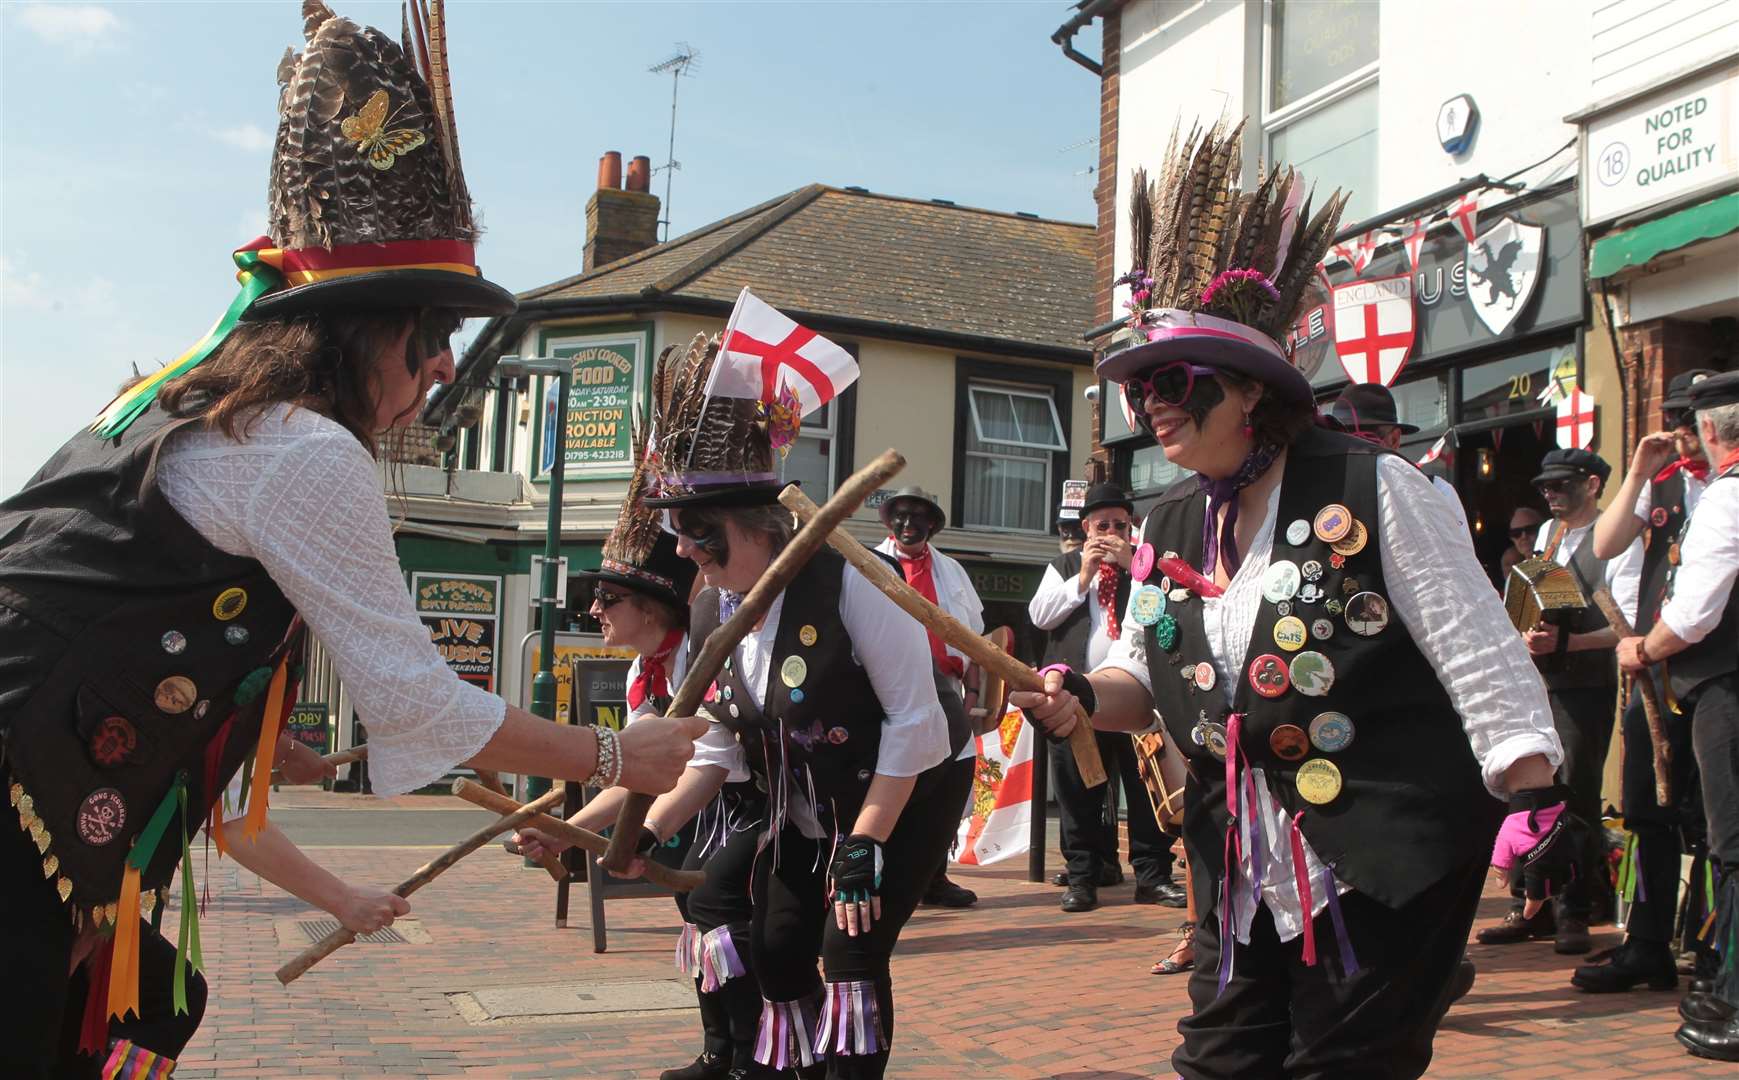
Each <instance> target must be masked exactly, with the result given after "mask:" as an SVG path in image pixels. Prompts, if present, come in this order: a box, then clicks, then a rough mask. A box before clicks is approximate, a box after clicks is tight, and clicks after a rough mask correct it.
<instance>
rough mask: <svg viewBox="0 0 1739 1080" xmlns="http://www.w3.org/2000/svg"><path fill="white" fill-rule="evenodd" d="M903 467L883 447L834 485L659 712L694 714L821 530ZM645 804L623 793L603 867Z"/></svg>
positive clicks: (634, 828) (614, 860)
mask: <svg viewBox="0 0 1739 1080" xmlns="http://www.w3.org/2000/svg"><path fill="white" fill-rule="evenodd" d="M905 467H906V459H905V458H904V457H903V456H901V454H900V452H899V451H897V450H886V451H883V452H882V455H881V456H880V457H878V458H876V459H875V460H874V461H872V462H870V463H869V464H868V465H867V466H865V467H864V468H862V469H860V470H858V471H857V472H856V473H854V474H852V476H851V478H850V479H848V480H847V481H846V482H845V483H843V484H841V485H840V486H839V490H838V491H837V492H835V493H834V496H833V498H831V499H829V500H827V505H826V506H823V507H821V508H820V509H819V510H818V511H816V513H815V519H814V520H813V521H812V522H809V523H806V524H805V525H804V526H803V528H801V529H799V530H798V531H797V535H796V536H794V537H792V538H791V542H790V543H789V544H786V545H785V550H784V551H781V552H780V553H779V555H778V557H777V558H775V559H774V560H773V563H772V565H771V566H769V567H767V571H766V573H764V574H762V575H761V580H760V581H757V582H756V583H755V587H754V588H752V589H750V590H749V594H748V595H747V596H745V597H743V601H742V603H741V604H739V605H738V607H737V611H736V614H734V615H732V616H731V617H730V618H729V619H726V620H725V622H724V623H723V625H721V626H720V627H719V628H718V629H717V630H714V631H713V632H712V633H711V634H709V635H708V636H707V639H706V644H705V645H703V646H701V650H700V653H699V654H698V655H697V656H696V657H695V658H694V663H693V664H692V665H691V666H690V667H689V669H688V674H687V675H685V676H683V680H682V686H681V687H679V688H678V689H677V691H676V696H675V697H673V698H672V699H671V702H670V708H668V709H666V710H665V711H664V715H666V716H693V715H694V711H695V710H696V709H697V708H699V707H700V702H701V698H702V696H704V695H705V694H706V690H707V687H709V686H711V685H712V684H713V680H714V679H716V678H718V675H719V671H720V669H722V668H723V667H724V665H725V658H726V657H728V656H730V655H731V653H732V652H733V651H735V649H736V647H737V643H738V642H740V641H742V640H743V638H744V637H746V636H748V633H749V631H750V630H753V629H754V628H755V624H756V623H759V622H760V621H761V617H762V616H763V615H765V614H766V613H767V609H768V608H769V607H772V606H773V601H774V599H776V598H777V597H778V595H779V594H780V593H782V592H784V591H785V586H787V585H789V584H791V579H792V578H794V577H796V576H797V571H799V570H801V569H803V567H804V565H805V564H807V563H808V562H809V559H810V557H811V556H813V555H814V554H815V553H816V552H817V551H819V550H821V545H822V544H824V543H826V542H827V534H828V533H830V532H832V531H833V528H834V527H835V526H836V525H838V524H839V523H840V522H842V521H844V520H845V519H846V518H848V517H850V516H851V515H852V513H853V512H854V511H855V510H857V508H858V507H859V506H862V505H863V501H864V500H865V499H867V498H869V497H870V496H871V495H872V494H874V493H875V491H876V489H877V488H880V487H882V486H884V485H885V484H887V482H888V481H889V480H891V479H893V478H894V477H895V476H896V475H898V473H899V471H900V470H901V469H903V468H905ZM785 490H786V491H795V490H796V488H795V487H788V488H786V489H785ZM651 808H652V796H650V795H642V794H640V793H639V792H634V791H631V792H629V793H628V800H627V801H626V802H624V803H623V804H622V812H621V814H620V815H619V816H618V817H617V818H616V828H615V830H614V831H613V832H611V834H610V847H609V850H607V851H605V852H604V858H603V860H602V861H603V864H604V869H606V870H609V871H611V872H613V873H617V874H620V873H621V872H622V871H623V870H625V869H627V866H628V860H629V859H632V858H633V857H634V845H635V844H636V843H637V842H638V841H639V839H640V829H641V827H642V826H644V825H645V824H646V812H647V811H648V810H650V809H651Z"/></svg>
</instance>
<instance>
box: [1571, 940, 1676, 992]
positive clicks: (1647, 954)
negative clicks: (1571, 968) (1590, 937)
mask: <svg viewBox="0 0 1739 1080" xmlns="http://www.w3.org/2000/svg"><path fill="white" fill-rule="evenodd" d="M1589 959H1590V960H1592V961H1593V963H1589V964H1584V965H1582V966H1581V967H1579V968H1577V969H1576V971H1575V973H1574V974H1572V975H1571V976H1570V985H1571V986H1574V987H1575V988H1576V989H1578V990H1584V991H1587V992H1588V993H1590V994H1618V993H1623V992H1624V991H1626V990H1629V989H1631V988H1632V987H1634V986H1636V984H1637V983H1646V984H1647V985H1648V988H1649V989H1650V990H1671V989H1673V988H1674V987H1676V986H1678V985H1679V969H1678V965H1677V964H1675V963H1673V954H1672V952H1671V951H1670V950H1669V949H1668V948H1667V947H1666V946H1665V945H1659V944H1655V943H1653V942H1646V941H1634V940H1630V941H1626V942H1625V943H1624V944H1622V945H1620V946H1618V947H1617V948H1616V949H1609V950H1607V951H1606V952H1603V953H1600V954H1599V955H1596V956H1592V957H1590V958H1589Z"/></svg>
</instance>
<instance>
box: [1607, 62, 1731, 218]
mask: <svg viewBox="0 0 1739 1080" xmlns="http://www.w3.org/2000/svg"><path fill="white" fill-rule="evenodd" d="M1582 153H1583V155H1584V157H1583V162H1582V175H1583V180H1582V191H1583V204H1582V216H1583V220H1584V221H1586V222H1587V223H1589V224H1593V223H1595V222H1600V221H1606V220H1609V219H1611V218H1615V217H1618V216H1619V215H1620V214H1628V213H1630V212H1632V211H1635V210H1641V209H1644V208H1645V207H1649V206H1655V205H1657V204H1659V203H1663V202H1666V201H1668V200H1669V199H1675V198H1678V197H1679V196H1681V195H1690V194H1694V193H1696V192H1700V191H1707V190H1710V189H1713V188H1715V187H1717V186H1720V185H1723V184H1729V183H1732V182H1733V181H1735V180H1739V68H1728V69H1726V70H1725V71H1712V72H1710V73H1708V74H1707V75H1703V76H1700V77H1699V78H1697V79H1695V80H1693V81H1692V82H1689V83H1683V84H1680V85H1679V86H1675V87H1673V88H1672V89H1670V90H1668V91H1666V92H1665V93H1663V94H1655V95H1653V96H1651V97H1647V98H1643V99H1642V100H1640V101H1637V102H1635V103H1634V104H1631V105H1627V106H1625V107H1624V108H1622V109H1616V110H1614V111H1612V112H1610V113H1607V114H1605V115H1603V116H1598V117H1595V118H1593V119H1591V120H1589V121H1588V128H1587V135H1586V137H1585V138H1584V139H1583V140H1582Z"/></svg>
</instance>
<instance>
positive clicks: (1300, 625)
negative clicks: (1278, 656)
mask: <svg viewBox="0 0 1739 1080" xmlns="http://www.w3.org/2000/svg"><path fill="white" fill-rule="evenodd" d="M1309 636H1310V635H1309V632H1308V631H1306V630H1305V628H1304V620H1303V619H1301V618H1299V617H1298V616H1296V615H1288V616H1286V617H1285V618H1284V619H1281V620H1279V621H1278V622H1276V623H1275V624H1274V644H1276V645H1278V646H1280V647H1281V648H1282V649H1285V650H1286V651H1287V652H1297V651H1298V650H1299V649H1302V648H1304V643H1305V641H1306V640H1308V638H1309Z"/></svg>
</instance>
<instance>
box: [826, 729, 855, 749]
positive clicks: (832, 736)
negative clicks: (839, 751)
mask: <svg viewBox="0 0 1739 1080" xmlns="http://www.w3.org/2000/svg"><path fill="white" fill-rule="evenodd" d="M849 738H851V732H849V731H847V730H845V729H844V728H842V727H831V728H828V729H827V741H828V742H830V743H832V744H833V745H835V746H838V745H839V744H840V743H843V742H844V741H845V740H847V739H849Z"/></svg>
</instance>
